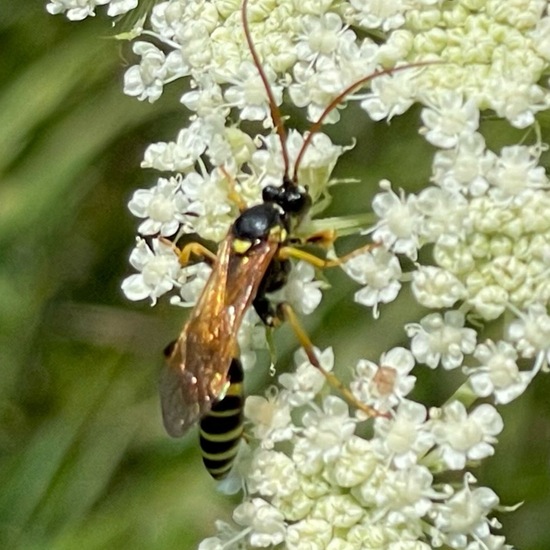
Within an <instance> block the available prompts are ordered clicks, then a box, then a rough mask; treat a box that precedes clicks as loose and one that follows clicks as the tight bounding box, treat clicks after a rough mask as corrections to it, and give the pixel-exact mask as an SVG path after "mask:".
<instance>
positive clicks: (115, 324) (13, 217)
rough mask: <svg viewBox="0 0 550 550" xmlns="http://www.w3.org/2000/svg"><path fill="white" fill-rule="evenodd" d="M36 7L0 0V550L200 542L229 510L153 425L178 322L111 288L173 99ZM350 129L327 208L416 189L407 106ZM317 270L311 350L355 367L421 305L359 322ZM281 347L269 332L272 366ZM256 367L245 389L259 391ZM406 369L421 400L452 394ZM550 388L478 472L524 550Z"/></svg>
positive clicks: (176, 315)
mask: <svg viewBox="0 0 550 550" xmlns="http://www.w3.org/2000/svg"><path fill="white" fill-rule="evenodd" d="M45 3H46V2H45V0H44V1H42V0H19V1H17V2H15V1H12V0H0V51H1V52H2V55H1V56H0V312H1V313H0V419H1V421H0V548H2V549H3V548H8V549H12V548H21V549H52V550H69V549H74V548H79V549H82V550H92V549H103V548H121V549H123V548H132V549H135V550H140V549H144V550H145V549H147V550H156V549H172V548H178V549H187V548H195V547H196V546H197V544H198V541H200V540H201V539H202V538H204V537H205V536H208V535H210V534H212V533H214V520H215V519H216V518H223V519H226V520H227V519H229V517H230V510H231V507H232V506H233V504H234V502H235V501H234V500H233V499H231V498H229V497H226V496H223V495H220V494H218V493H217V492H216V490H215V485H214V482H213V481H211V480H210V478H209V477H208V475H207V474H206V472H205V471H204V470H203V468H202V466H201V463H200V458H199V455H198V446H197V442H196V437H195V434H191V435H190V436H188V437H186V438H184V439H183V440H182V441H173V440H170V439H169V438H168V437H167V436H166V435H165V433H164V431H163V429H162V426H161V421H160V414H159V403H158V398H157V390H156V385H157V376H158V370H159V367H160V364H161V350H162V349H163V347H164V345H165V344H166V343H167V342H169V341H170V340H171V339H173V337H174V336H175V334H177V332H178V331H179V329H180V328H181V325H182V323H183V317H184V315H183V313H182V312H181V311H179V310H178V309H177V308H172V307H169V306H166V305H165V304H162V303H161V304H159V306H157V307H156V308H153V309H152V308H150V307H149V305H148V304H146V303H143V304H132V303H129V302H127V301H126V300H125V299H124V298H123V296H122V294H121V292H120V290H119V288H120V282H121V280H122V279H123V278H124V277H125V276H126V275H128V274H129V273H130V272H131V269H130V268H129V266H128V263H127V257H128V254H129V252H130V250H131V249H132V247H133V242H134V238H135V227H136V222H135V220H134V219H133V218H132V217H131V216H130V214H129V213H128V211H127V208H126V203H127V201H128V199H129V197H130V196H131V194H132V192H133V190H135V189H136V188H138V187H149V186H150V185H152V184H153V183H154V181H155V180H156V174H154V173H153V172H149V173H148V172H146V171H143V170H141V169H140V168H139V163H140V161H141V158H142V154H143V151H144V149H145V147H146V145H147V144H148V143H150V142H154V141H166V140H170V139H172V138H173V137H174V136H175V135H176V132H177V130H178V129H179V128H180V127H182V126H183V125H184V124H185V120H186V114H185V113H184V111H183V109H181V107H180V105H179V103H178V98H179V95H180V94H181V90H179V89H175V88H174V89H172V88H169V89H168V90H167V93H166V95H165V96H163V99H162V100H161V101H159V102H158V103H156V104H154V105H150V104H148V103H139V102H137V101H136V100H134V99H131V98H128V97H125V96H124V95H123V94H122V91H121V89H122V74H123V71H124V67H125V66H127V65H129V64H130V63H131V59H132V57H131V50H130V47H129V45H128V44H120V43H118V42H116V41H115V40H112V39H109V36H111V34H112V33H113V31H112V29H111V27H110V21H108V20H107V18H104V17H102V16H100V17H97V18H95V19H94V20H89V21H85V22H81V23H70V22H68V21H67V20H66V19H65V18H63V17H59V16H58V17H52V16H49V15H48V14H47V13H46V11H45V7H44V6H45ZM99 11H100V12H101V9H100V10H99ZM176 87H177V85H176ZM359 120H361V121H364V119H359ZM345 121H346V122H345V124H341V125H339V130H338V131H339V132H340V135H339V136H337V138H336V139H339V140H340V142H341V143H349V141H350V140H351V137H352V136H360V137H359V146H358V147H357V148H356V149H355V150H354V151H353V152H352V153H350V154H349V155H348V162H347V164H346V165H343V166H342V167H341V168H340V172H339V175H340V176H341V177H356V178H361V183H358V184H351V185H349V186H347V187H344V188H342V191H341V192H336V193H335V200H334V203H333V206H332V209H333V213H342V212H346V213H348V212H350V211H352V212H353V211H362V210H364V208H363V207H362V206H361V205H362V204H367V201H368V198H369V196H371V195H372V194H373V193H374V192H375V191H376V182H377V181H378V180H379V179H380V178H381V177H388V178H389V179H391V180H392V181H393V182H395V184H396V186H400V185H403V186H407V188H411V187H414V186H415V185H421V184H423V183H424V182H426V181H427V179H428V177H429V173H430V168H429V167H430V158H431V153H432V152H431V150H430V148H429V146H427V145H426V143H425V142H424V141H423V140H421V139H420V138H418V137H417V134H416V128H417V126H418V111H416V112H413V113H411V114H409V115H408V116H407V117H402V118H400V119H397V120H395V121H394V122H393V123H392V125H391V127H388V126H387V125H384V124H380V125H376V126H373V125H367V124H366V123H365V124H363V122H361V124H363V125H362V126H361V127H355V124H357V122H356V121H357V117H354V116H353V114H349V113H348V114H346V115H345ZM542 122H543V126H544V123H545V121H544V120H543V121H542ZM545 127H546V130H544V127H543V131H544V132H545V134H546V141H548V131H547V128H548V124H547V121H546V125H545ZM485 130H486V133H487V135H490V136H492V140H493V143H494V144H495V146H496V147H498V145H499V142H502V143H504V142H506V140H507V139H510V138H511V136H512V134H511V132H510V131H509V130H508V129H507V128H506V127H505V125H503V124H502V123H499V122H496V121H492V122H491V121H488V122H486V123H485ZM359 197H360V198H361V200H358V198H359ZM549 215H550V214H549ZM352 245H353V243H344V248H346V246H347V247H348V248H349V247H350V246H352ZM328 278H329V279H330V281H331V282H332V283H333V289H332V290H331V291H329V292H327V293H326V297H327V299H326V303H325V304H324V307H323V309H322V311H319V312H316V314H315V315H313V316H312V317H313V318H312V319H308V320H307V322H306V324H307V325H308V327H309V329H310V331H311V333H312V335H313V339H314V341H315V342H316V343H317V344H318V345H319V346H320V347H326V346H328V345H333V346H334V347H335V348H336V351H337V357H339V359H340V361H342V360H343V361H344V362H346V361H349V363H350V365H353V364H354V363H355V361H356V360H357V358H359V357H367V358H369V359H373V360H377V359H378V356H379V354H380V352H381V351H383V350H384V349H385V348H386V347H387V346H390V345H397V344H399V343H403V342H404V332H403V329H402V325H403V323H404V322H406V321H410V320H413V319H416V318H418V316H419V314H420V312H419V311H418V309H417V307H416V306H414V304H413V303H412V302H411V301H410V300H408V299H407V296H406V295H404V296H403V298H402V299H401V300H400V301H399V302H398V303H396V304H392V305H391V306H389V307H384V308H383V314H382V318H381V319H380V321H379V322H378V323H377V324H376V325H373V324H372V321H371V315H370V313H369V312H368V311H366V310H364V309H362V308H361V307H359V306H356V305H354V304H353V303H352V300H351V299H350V298H351V296H352V294H353V291H354V287H353V285H351V284H350V283H349V282H347V281H346V279H345V278H344V277H343V276H342V275H341V274H339V273H334V274H332V273H331V274H329V275H328ZM343 300H345V301H343ZM336 308H337V311H338V313H336ZM352 323H353V324H352ZM367 340H368V341H369V342H371V343H369V344H368V347H367V345H366V344H365V342H366V341H367ZM293 347H295V340H294V339H293V336H292V334H291V333H290V332H289V331H288V329H287V328H284V329H281V331H280V333H279V334H278V335H277V348H278V350H279V351H280V354H281V357H282V359H281V363H282V364H283V365H284V364H287V363H289V358H290V351H291V350H292V349H293ZM256 370H257V371H259V372H256V373H255V374H254V376H253V377H251V379H250V380H249V383H248V386H249V388H250V390H249V391H253V390H254V389H256V390H258V389H259V390H261V388H263V387H265V386H266V384H268V383H269V379H268V377H267V373H266V372H262V371H261V369H256ZM417 374H418V376H419V378H420V382H419V384H418V385H419V391H418V392H417V395H418V397H420V398H422V399H423V400H424V401H425V402H427V403H428V404H437V403H441V402H442V401H444V400H445V399H446V397H447V396H448V395H449V394H450V393H451V392H452V388H453V384H456V379H453V376H452V375H450V376H449V377H448V380H447V381H442V380H441V379H440V378H438V379H435V378H434V377H433V373H429V372H425V371H422V370H421V371H419V372H418V373H417ZM549 395H550V383H549V382H548V377H546V376H541V377H540V379H539V382H538V384H537V385H536V387H532V388H530V389H529V391H528V392H527V394H526V395H525V396H524V398H522V399H521V400H519V401H518V402H517V403H514V404H512V405H510V406H508V407H506V408H504V409H503V410H502V413H503V415H504V416H505V420H506V431H505V433H504V434H503V436H502V438H501V444H500V445H499V446H498V448H497V455H496V456H495V457H494V458H493V459H492V460H490V461H487V462H486V463H485V464H484V466H483V468H482V469H481V470H479V471H478V472H476V473H477V474H478V475H479V478H480V483H481V484H485V485H488V486H491V487H493V488H494V489H495V490H496V491H497V492H498V493H499V494H500V496H501V498H502V502H503V503H505V504H509V505H511V504H515V503H517V502H519V501H525V504H524V506H523V507H521V508H520V509H519V510H518V511H516V512H514V513H511V514H504V515H503V517H502V520H503V522H504V530H503V532H504V533H505V534H506V535H507V536H508V537H509V540H510V542H511V543H512V542H513V543H514V544H515V545H516V546H517V547H518V548H521V549H522V550H540V549H544V548H550V526H549V525H548V519H547V518H548V510H550V476H549V467H550V405H549V403H550V399H549Z"/></svg>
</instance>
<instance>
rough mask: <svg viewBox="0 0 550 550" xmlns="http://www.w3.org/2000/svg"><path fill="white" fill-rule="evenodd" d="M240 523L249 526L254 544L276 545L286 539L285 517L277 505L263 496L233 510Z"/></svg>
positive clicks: (249, 535) (251, 542)
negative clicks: (270, 502) (274, 505)
mask: <svg viewBox="0 0 550 550" xmlns="http://www.w3.org/2000/svg"><path fill="white" fill-rule="evenodd" d="M233 519H234V520H235V522H236V523H237V524H238V525H242V526H244V527H249V528H250V532H249V534H248V538H249V540H250V544H251V545H252V546H262V547H264V546H271V545H273V546H275V545H277V544H280V543H281V542H282V541H283V540H285V532H286V525H285V521H284V517H283V515H282V514H281V512H279V510H277V509H276V508H275V507H273V506H271V504H269V503H268V502H266V501H265V500H263V499H261V498H254V499H252V500H250V501H246V502H243V503H242V504H240V505H239V506H237V508H235V511H234V512H233Z"/></svg>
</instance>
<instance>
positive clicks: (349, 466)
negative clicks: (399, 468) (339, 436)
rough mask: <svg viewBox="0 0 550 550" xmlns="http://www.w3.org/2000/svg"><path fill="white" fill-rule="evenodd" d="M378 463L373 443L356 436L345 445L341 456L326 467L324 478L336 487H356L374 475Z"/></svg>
mask: <svg viewBox="0 0 550 550" xmlns="http://www.w3.org/2000/svg"><path fill="white" fill-rule="evenodd" d="M378 462H379V459H378V458H377V457H376V455H375V454H374V450H373V445H372V443H371V441H367V440H365V439H362V438H361V437H358V436H356V435H354V436H352V437H351V438H350V439H348V440H347V441H346V442H345V443H344V446H343V448H342V452H341V453H340V456H338V458H337V459H336V460H335V461H334V462H331V463H330V464H326V465H325V469H324V472H323V477H324V479H326V480H327V481H329V482H330V483H331V484H332V485H333V486H336V487H354V486H356V485H359V484H360V483H362V482H363V481H365V480H367V479H368V478H369V477H370V476H371V475H372V473H373V472H374V470H375V469H376V467H377V465H378Z"/></svg>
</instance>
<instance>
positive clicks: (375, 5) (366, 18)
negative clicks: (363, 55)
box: [350, 0, 405, 31]
mask: <svg viewBox="0 0 550 550" xmlns="http://www.w3.org/2000/svg"><path fill="white" fill-rule="evenodd" d="M350 4H351V5H352V6H353V7H354V8H355V10H356V11H357V14H356V16H355V18H356V21H357V23H358V24H359V25H361V26H362V27H365V28H367V29H376V28H379V27H381V28H382V30H384V31H389V30H391V29H396V28H398V27H400V26H401V25H402V24H403V23H404V22H405V17H404V12H405V5H404V4H405V3H404V2H403V0H386V1H384V2H379V1H377V0H350Z"/></svg>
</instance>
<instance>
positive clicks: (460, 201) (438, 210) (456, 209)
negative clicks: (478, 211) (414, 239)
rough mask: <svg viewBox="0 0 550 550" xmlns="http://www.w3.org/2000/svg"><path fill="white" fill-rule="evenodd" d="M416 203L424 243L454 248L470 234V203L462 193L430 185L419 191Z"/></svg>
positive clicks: (419, 230) (419, 229)
mask: <svg viewBox="0 0 550 550" xmlns="http://www.w3.org/2000/svg"><path fill="white" fill-rule="evenodd" d="M415 204H416V209H417V210H418V212H419V213H420V214H422V218H420V219H419V227H418V233H419V234H420V235H421V237H422V241H423V242H426V243H428V242H431V243H436V245H437V247H439V248H441V247H446V248H452V249H453V250H454V249H456V248H457V245H458V244H459V243H461V242H462V241H464V239H465V238H466V236H467V235H468V234H469V233H470V231H471V221H470V219H469V203H468V200H467V199H466V198H465V197H464V196H463V195H462V194H460V193H458V192H450V191H447V190H446V189H440V188H438V187H433V186H430V187H427V188H425V189H423V190H422V191H420V193H419V194H418V196H417V197H416V203H415ZM435 254H436V252H434V256H435ZM436 259H437V258H436Z"/></svg>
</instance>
